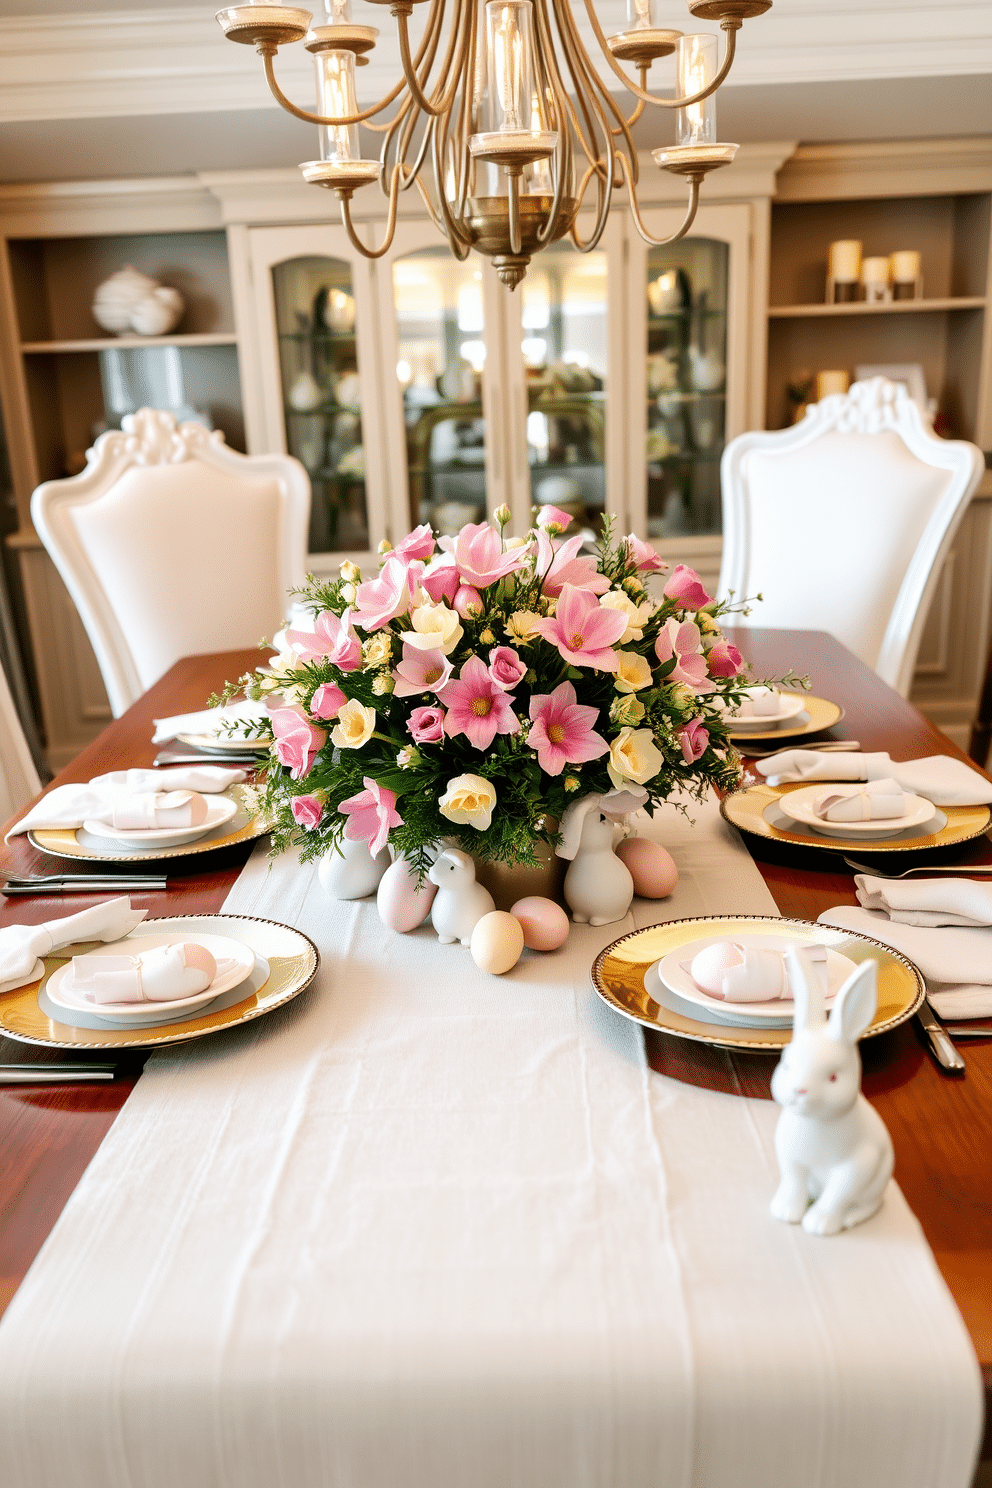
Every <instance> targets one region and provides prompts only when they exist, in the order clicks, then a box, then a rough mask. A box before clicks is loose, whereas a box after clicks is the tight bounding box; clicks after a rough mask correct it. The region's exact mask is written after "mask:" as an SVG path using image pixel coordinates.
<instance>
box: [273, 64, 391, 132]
mask: <svg viewBox="0 0 992 1488" xmlns="http://www.w3.org/2000/svg"><path fill="white" fill-rule="evenodd" d="M274 55H275V53H274V52H263V53H262V65H263V66H264V68H265V81H266V82H267V83H268V85H269V92H270V93H271V94H272V97H273V98H274V99H275V101H276V103H278V104H279V106H280V107H281V108H284V109H285V110H286V112H287V113H288V114H293V115H295V117H296V118H297V119H302V120H303V121H304V123H306V124H363V123H364V122H365V120H366V119H371V118H372V115H373V114H381V113H382V111H383V109H385V108H388V107H389V105H390V104H391V103H392V102H393V101H394V100H395V99H396V98H398V97H399V95H400V94H401V93H402V91H403V89H404V87H405V86H406V79H405V78H400V80H399V82H398V83H396V85H395V86H394V87H392V88H390V90H389V92H388V93H387V94H386V96H385V98H380V100H379V102H378V103H375V104H373V105H372V107H371V108H367V109H363V110H362V112H361V113H360V114H349V115H348V117H347V118H346V119H325V118H324V115H323V114H312V113H311V112H310V110H309V109H302V108H297V106H296V104H295V103H293V102H292V101H291V100H290V99H288V98H287V97H286V95H285V93H284V92H283V91H282V89H281V88H280V86H279V84H278V83H277V82H276V73H275V67H274V65H273V61H272V59H273V57H274ZM376 127H377V126H376V125H375V124H370V125H369V128H370V129H375V128H376ZM378 127H379V128H381V127H382V126H381V125H380V126H378Z"/></svg>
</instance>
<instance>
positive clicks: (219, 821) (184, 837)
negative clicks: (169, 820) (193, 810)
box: [83, 795, 238, 847]
mask: <svg viewBox="0 0 992 1488" xmlns="http://www.w3.org/2000/svg"><path fill="white" fill-rule="evenodd" d="M206 801H207V815H206V817H205V819H204V820H203V821H202V822H200V823H199V825H198V826H195V827H138V828H134V829H131V830H125V828H123V827H111V826H108V824H107V823H106V822H99V821H85V822H83V831H84V832H89V834H90V836H91V837H99V838H100V839H101V840H102V841H108V840H109V841H111V842H123V843H126V844H127V846H128V847H181V846H182V844H183V843H184V842H196V840H197V838H199V837H206V835H207V833H208V832H212V831H213V830H214V829H215V828H216V827H222V826H223V825H224V823H225V822H229V821H231V820H232V819H233V817H234V816H235V815H236V814H237V810H238V803H237V801H235V800H233V799H232V797H231V796H226V795H213V796H207V797H206Z"/></svg>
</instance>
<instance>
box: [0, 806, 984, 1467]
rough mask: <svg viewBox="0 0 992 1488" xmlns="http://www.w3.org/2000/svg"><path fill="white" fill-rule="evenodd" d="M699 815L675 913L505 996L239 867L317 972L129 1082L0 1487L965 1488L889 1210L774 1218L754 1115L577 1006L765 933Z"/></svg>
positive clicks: (943, 1311)
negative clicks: (675, 951)
mask: <svg viewBox="0 0 992 1488" xmlns="http://www.w3.org/2000/svg"><path fill="white" fill-rule="evenodd" d="M691 809H692V813H693V815H694V816H695V817H696V825H695V826H694V827H690V826H689V825H688V824H687V823H685V822H684V821H683V820H682V818H680V817H679V816H677V814H676V813H675V812H674V811H666V812H664V813H662V814H661V815H660V816H659V817H658V819H657V821H656V823H655V825H654V826H653V827H652V828H651V829H650V830H651V831H652V833H653V834H654V835H656V836H657V837H658V838H659V840H662V841H664V842H666V844H667V845H668V846H669V847H670V848H671V849H672V851H673V852H674V855H675V856H676V858H677V861H678V862H679V867H680V870H681V875H682V876H681V881H680V883H679V886H678V889H677V890H676V893H675V895H674V896H673V897H672V899H670V900H668V901H665V902H663V903H660V904H651V903H647V902H644V901H637V902H636V904H635V908H634V911H633V916H632V917H628V919H627V920H626V921H625V922H621V923H620V924H617V925H611V926H607V927H603V928H600V929H592V928H591V927H588V926H575V927H573V930H572V933H571V935H570V937H569V940H568V942H567V944H566V947H565V948H564V950H563V951H562V952H560V953H557V954H555V955H553V956H549V957H538V956H534V957H530V958H528V959H527V960H525V961H524V962H522V963H521V964H520V966H518V968H517V969H516V970H515V971H514V972H512V973H511V974H510V975H509V976H508V977H505V978H494V977H488V976H485V975H483V974H482V973H481V972H478V971H477V970H476V968H475V967H474V965H473V963H472V961H471V959H470V957H469V954H468V952H467V951H466V950H464V949H462V948H460V947H457V946H441V945H439V944H438V942H437V940H436V938H435V936H434V935H433V933H432V932H431V931H430V929H429V928H428V929H422V930H420V931H418V932H416V933H415V934H413V935H411V936H405V937H401V936H397V935H394V934H393V933H392V932H391V931H389V930H387V929H385V927H383V926H382V924H381V923H380V921H379V919H378V916H377V914H376V911H375V906H374V902H373V901H366V902H361V903H335V902H332V901H329V900H328V899H327V898H325V897H324V896H323V894H322V892H321V890H320V888H319V886H318V884H317V881H316V875H315V872H314V871H313V870H312V869H303V870H301V869H300V868H299V867H298V865H297V864H296V863H295V861H294V859H293V858H292V857H291V856H286V857H284V858H282V859H280V860H278V861H277V862H276V863H275V865H274V866H273V867H272V868H271V870H270V869H269V867H268V865H267V862H266V860H265V859H264V857H261V856H259V854H258V853H257V852H256V855H255V856H254V858H253V859H252V861H251V862H250V864H249V865H248V867H247V869H246V870H245V872H244V874H243V875H242V876H241V878H240V879H239V881H238V883H237V885H236V886H235V888H234V890H233V892H232V894H231V895H230V897H229V899H228V901H227V904H226V906H225V908H226V909H227V910H229V911H230V912H232V913H242V914H257V915H261V916H266V917H271V918H273V919H281V920H284V921H286V922H287V923H290V924H295V925H298V926H299V927H300V928H301V929H302V930H304V931H305V932H306V933H307V934H309V935H311V936H312V937H313V938H314V940H316V942H317V943H318V945H319V947H320V952H321V957H322V965H321V971H320V974H319V976H318V979H317V981H316V983H315V984H314V986H313V987H312V988H311V989H310V991H309V992H307V993H306V994H304V996H303V997H301V998H300V999H299V1000H298V1001H297V1002H295V1003H293V1004H291V1005H290V1006H289V1007H288V1008H286V1009H285V1010H282V1011H281V1012H278V1013H276V1014H274V1015H272V1016H271V1017H269V1018H266V1019H261V1020H259V1021H257V1022H254V1023H252V1024H249V1025H247V1026H245V1027H244V1028H242V1029H238V1030H235V1031H233V1032H231V1033H229V1034H221V1035H219V1036H217V1037H216V1038H213V1039H210V1040H203V1041H200V1042H198V1043H195V1044H191V1045H189V1046H187V1047H186V1048H177V1049H175V1050H171V1051H167V1052H164V1053H161V1054H158V1055H156V1056H154V1057H153V1058H152V1059H151V1060H150V1061H149V1064H148V1066H147V1069H146V1072H145V1074H144V1075H143V1076H142V1078H141V1080H140V1081H139V1082H138V1085H137V1087H136V1089H135V1091H134V1093H133V1095H132V1096H131V1098H130V1099H129V1101H128V1102H127V1104H126V1106H125V1107H124V1109H123V1111H122V1112H121V1114H120V1116H119V1117H118V1119H117V1121H116V1123H115V1125H114V1126H113V1128H112V1129H111V1131H110V1133H109V1134H108V1136H107V1137H106V1139H105V1140H104V1142H103V1144H102V1145H101V1147H100V1149H99V1152H98V1153H97V1155H96V1157H95V1158H94V1160H93V1162H92V1163H91V1165H90V1167H89V1168H88V1169H87V1172H86V1173H85V1175H84V1176H83V1178H82V1180H81V1181H80V1183H79V1185H78V1187H77V1188H76V1191H75V1192H74V1194H73V1195H72V1197H71V1199H70V1200H69V1203H68V1205H67V1206H66V1208H65V1211H64V1213H63V1214H62V1216H61V1218H60V1220H59V1222H58V1223H57V1225H56V1227H55V1229H54V1231H53V1232H52V1235H51V1236H50V1237H49V1239H48V1241H47V1242H46V1244H45V1247H44V1248H43V1250H42V1252H41V1254H40V1256H39V1257H38V1259H37V1261H36V1262H35V1264H34V1266H33V1267H32V1269H31V1271H30V1273H29V1275H28V1277H27V1278H26V1280H25V1281H24V1283H23V1285H22V1286H21V1288H20V1290H19V1291H18V1293H17V1295H16V1297H15V1298H14V1301H13V1303H12V1304H11V1307H10V1309H9V1310H8V1312H7V1314H6V1316H5V1318H4V1319H3V1321H2V1323H0V1483H2V1484H3V1488H55V1485H58V1488H862V1485H863V1488H936V1485H940V1488H965V1485H966V1484H967V1483H969V1482H970V1475H971V1470H972V1466H973V1463H974V1457H975V1453H976V1449H977V1441H978V1435H979V1430H980V1423H981V1411H982V1406H981V1382H980V1377H979V1373H978V1368H977V1363H976V1360H975V1357H974V1353H973V1351H972V1347H971V1343H970V1340H969V1338H968V1336H967V1333H966V1331H965V1329H964V1326H963V1324H962V1322H961V1319H960V1317H959V1315H958V1313H957V1310H956V1308H955V1306H954V1303H953V1301H952V1300H951V1298H950V1295H949V1293H948V1292H947V1289H946V1287H945V1285H944V1282H943V1280H942V1279H941V1277H940V1274H939V1272H938V1270H937V1267H936V1265H935V1263H934V1260H933V1257H932V1255H931V1252H930V1250H929V1248H928V1246H927V1245H926V1242H925V1241H924V1239H923V1236H922V1234H921V1231H920V1229H919V1226H918V1224H917V1222H916V1220H915V1219H914V1217H913V1216H912V1214H911V1213H910V1212H909V1210H908V1208H907V1206H906V1203H905V1201H904V1199H903V1197H902V1195H901V1193H900V1192H899V1190H898V1189H897V1188H896V1186H895V1185H894V1184H893V1185H891V1186H890V1189H889V1192H888V1194H887V1197H886V1200H885V1204H884V1207H883V1209H882V1211H881V1213H880V1214H879V1215H877V1216H876V1217H875V1218H874V1219H872V1220H871V1221H870V1222H869V1223H867V1224H865V1225H863V1226H861V1227H860V1228H859V1229H857V1230H855V1231H851V1232H848V1233H847V1234H845V1235H843V1236H841V1237H839V1238H834V1239H818V1238H813V1237H810V1236H807V1235H806V1234H804V1232H803V1231H802V1230H801V1229H797V1228H795V1227H792V1226H786V1225H783V1224H779V1223H777V1222H776V1221H774V1220H772V1219H771V1218H770V1217H769V1214H768V1204H769V1200H770V1198H771V1195H772V1192H773V1191H774V1188H775V1184H776V1178H777V1173H776V1167H775V1159H774V1150H773V1145H772V1139H773V1132H774V1126H775V1120H776V1117H777V1114H778V1108H777V1107H776V1106H774V1105H772V1104H771V1102H768V1101H760V1100H747V1099H743V1098H740V1097H736V1096H729V1095H723V1094H719V1093H716V1092H713V1091H709V1090H704V1089H698V1088H695V1087H693V1086H688V1085H684V1084H681V1083H679V1082H677V1081H675V1080H673V1079H669V1078H666V1077H664V1076H661V1075H658V1074H656V1073H654V1072H652V1071H651V1070H650V1069H649V1068H648V1066H647V1063H646V1060H645V1054H644V1048H643V1042H642V1038H641V1033H640V1030H639V1029H638V1028H637V1026H636V1025H634V1024H633V1023H629V1022H627V1021H625V1020H623V1019H621V1018H620V1017H618V1016H616V1015H615V1014H614V1013H612V1012H611V1011H610V1010H609V1009H608V1008H606V1007H604V1006H603V1005H602V1004H601V1003H600V1002H599V1000H598V999H597V998H596V996H595V994H594V993H593V992H592V990H591V987H590V982H589V968H590V965H591V963H592V960H593V957H594V955H595V954H596V953H597V952H598V951H599V950H600V949H601V948H602V946H604V945H605V944H607V943H608V942H609V941H610V940H612V939H614V938H615V937H616V936H617V935H619V934H622V933H623V932H624V931H625V930H628V929H631V928H634V925H635V923H636V924H643V925H647V924H651V923H655V922H657V921H658V920H660V919H675V918H679V917H682V916H685V915H696V914H710V913H713V914H719V913H758V914H761V913H764V914H769V913H771V914H774V913H776V910H775V907H774V904H773V902H772V900H771V897H770V895H769V893H768V891H767V889H766V888H765V885H764V883H763V881H762V879H761V877H760V875H759V874H758V872H757V870H756V868H755V867H754V866H753V864H752V862H751V860H750V858H749V856H748V854H747V852H746V851H745V849H744V847H743V845H742V844H741V841H740V839H739V838H738V837H737V835H736V833H734V832H733V831H732V829H731V828H729V827H728V826H727V825H726V824H725V823H724V822H723V821H722V819H721V818H720V816H719V814H718V812H717V809H716V806H715V803H713V802H709V803H707V804H706V805H705V806H703V807H692V808H691ZM716 1057H718V1058H722V1057H723V1056H721V1055H717V1056H716Z"/></svg>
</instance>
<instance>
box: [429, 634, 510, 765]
mask: <svg viewBox="0 0 992 1488" xmlns="http://www.w3.org/2000/svg"><path fill="white" fill-rule="evenodd" d="M441 701H442V703H443V704H444V706H445V707H446V708H447V710H448V713H447V717H446V718H445V720H444V732H445V733H446V734H447V735H448V736H449V738H451V737H453V736H454V735H455V734H465V735H466V736H467V738H468V741H469V743H470V744H471V745H472V746H473V748H475V749H488V748H489V746H490V744H491V743H492V742H493V739H494V738H495V737H496V735H497V734H515V733H517V732H518V731H519V729H520V719H519V718H518V717H517V716H516V714H515V713H514V711H513V709H512V707H511V706H510V699H509V698H508V697H507V695H506V693H505V692H502V691H501V690H500V689H499V688H498V687H497V686H496V683H495V682H494V681H493V679H492V677H490V675H489V673H488V672H487V671H486V668H485V664H484V662H483V661H482V660H481V659H480V658H479V657H478V656H470V657H469V659H468V661H467V662H466V663H465V665H464V666H463V667H462V669H461V671H460V672H459V674H458V681H457V682H449V683H448V685H447V687H446V688H445V689H444V691H443V692H442V693H441Z"/></svg>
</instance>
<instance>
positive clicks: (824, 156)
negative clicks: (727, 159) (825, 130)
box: [775, 139, 992, 201]
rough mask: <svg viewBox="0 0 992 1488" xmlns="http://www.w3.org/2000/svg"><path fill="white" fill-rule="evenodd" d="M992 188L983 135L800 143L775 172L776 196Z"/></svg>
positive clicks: (991, 161) (826, 197)
mask: <svg viewBox="0 0 992 1488" xmlns="http://www.w3.org/2000/svg"><path fill="white" fill-rule="evenodd" d="M968 191H975V192H979V191H992V149H990V146H989V140H988V139H934V140H895V141H890V142H880V143H877V144H876V143H869V144H860V143H851V144H843V145H800V146H799V148H798V149H797V150H796V151H795V153H794V154H793V155H792V157H791V159H789V160H787V161H786V162H785V163H784V164H783V166H782V169H781V171H780V172H779V175H778V183H777V187H776V191H775V199H776V201H841V200H847V199H849V198H857V197H879V196H944V195H949V194H951V193H954V192H968Z"/></svg>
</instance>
